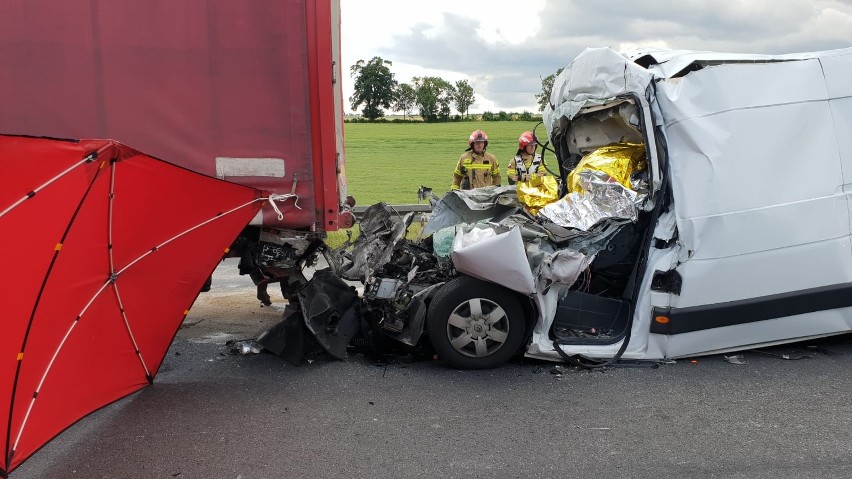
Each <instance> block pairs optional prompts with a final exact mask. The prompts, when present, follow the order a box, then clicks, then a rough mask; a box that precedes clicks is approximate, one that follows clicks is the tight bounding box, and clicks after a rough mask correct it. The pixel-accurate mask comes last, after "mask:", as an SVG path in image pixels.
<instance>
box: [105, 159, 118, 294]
mask: <svg viewBox="0 0 852 479" xmlns="http://www.w3.org/2000/svg"><path fill="white" fill-rule="evenodd" d="M114 200H115V165H113V167H112V168H110V176H109V211H108V213H107V251H108V253H109V273H110V275H112V274H114V273H115V263H114V261H113V255H112V211H113V201H114ZM116 294H117V292H116Z"/></svg>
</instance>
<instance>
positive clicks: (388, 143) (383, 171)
mask: <svg viewBox="0 0 852 479" xmlns="http://www.w3.org/2000/svg"><path fill="white" fill-rule="evenodd" d="M536 123H537V122H523V121H497V122H492V121H489V122H459V123H346V124H345V125H344V131H345V141H346V177H347V182H348V188H349V194H350V195H352V196H354V197H355V200H356V201H357V204H358V205H360V206H369V205H372V204H375V203H378V202H380V201H384V202H386V203H390V204H394V205H395V204H410V203H417V189H418V188H420V186H428V187H430V188H432V189H433V190H434V192H435V194H437V195H438V196H441V195H443V194H444V193H446V192H447V190H449V189H450V184H451V183H452V179H453V176H452V175H453V170H454V169H455V165H456V162H457V161H458V159H459V156H461V154H462V153H463V152H464V150H465V149H466V148H467V146H468V145H467V139H468V136H470V132H472V131H473V130H476V129H481V130H483V131H485V133H486V134H487V135H488V151H489V152H490V153H491V154H493V155H494V156H496V157H497V160H498V161H499V164H500V174H501V179H502V181H503V184H508V182H507V180H506V166H507V165H508V164H509V160H511V159H512V157H514V156H515V153H516V152H517V150H518V137H519V136H520V135H521V133H523V132H524V131H525V130H532V129H533V127H535V125H536ZM538 134H539V136H545V132H544V127H543V126H539V129H538Z"/></svg>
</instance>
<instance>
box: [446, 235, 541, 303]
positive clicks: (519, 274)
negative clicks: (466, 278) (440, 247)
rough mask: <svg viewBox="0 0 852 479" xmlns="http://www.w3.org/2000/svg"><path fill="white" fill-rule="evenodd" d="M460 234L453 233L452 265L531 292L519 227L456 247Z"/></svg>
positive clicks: (472, 273) (533, 280) (463, 270)
mask: <svg viewBox="0 0 852 479" xmlns="http://www.w3.org/2000/svg"><path fill="white" fill-rule="evenodd" d="M464 234H465V233H464V232H463V231H460V232H459V233H458V234H457V236H456V243H454V246H453V264H454V265H455V267H456V269H457V270H458V271H460V272H462V273H465V274H468V275H470V276H473V277H474V278H479V279H482V280H485V281H490V282H492V283H495V284H499V285H502V286H505V287H507V288H509V289H511V290H514V291H518V292H520V293H524V294H531V293H533V292H535V278H533V275H532V271H531V270H530V265H529V263H528V262H527V255H526V252H525V249H524V243H523V240H521V232H520V229H519V228H513V229H512V230H511V231H509V232H507V233H501V234H498V235H496V236H491V237H488V238H486V239H483V240H481V241H478V242H475V243H473V244H469V245H467V246H464V247H458V248H457V247H456V245H459V246H461V245H462V241H461V238H463V236H464Z"/></svg>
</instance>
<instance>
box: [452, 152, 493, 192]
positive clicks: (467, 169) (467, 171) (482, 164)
mask: <svg viewBox="0 0 852 479" xmlns="http://www.w3.org/2000/svg"><path fill="white" fill-rule="evenodd" d="M492 185H495V186H499V185H500V165H499V164H498V163H497V157H495V156H494V155H492V154H491V153H488V152H485V151H483V152H482V153H479V154H477V153H474V152H473V151H466V152H465V153H464V154H463V155H462V156H461V158H459V162H458V163H457V164H456V170H455V171H454V172H453V184H452V186H451V188H452V189H454V190H457V189H459V188H461V189H463V190H469V189H471V188H482V187H483V186H492Z"/></svg>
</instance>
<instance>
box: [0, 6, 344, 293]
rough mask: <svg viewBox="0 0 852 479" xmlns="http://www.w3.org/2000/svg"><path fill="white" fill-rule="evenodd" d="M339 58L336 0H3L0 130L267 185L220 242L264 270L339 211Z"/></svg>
mask: <svg viewBox="0 0 852 479" xmlns="http://www.w3.org/2000/svg"><path fill="white" fill-rule="evenodd" d="M339 59H340V7H339V2H338V0H310V1H309V0H232V1H227V2H217V1H208V0H187V1H181V2H173V1H167V0H146V1H144V2H126V1H117V2H115V1H105V0H103V1H99V0H92V1H88V2H64V1H58V0H56V1H49V0H37V1H31V0H9V1H4V2H2V3H0V133H4V134H17V135H28V136H46V137H56V138H74V139H79V138H110V139H114V140H118V141H121V142H122V143H124V144H127V145H130V146H132V147H133V148H136V149H138V150H140V151H143V152H145V153H147V154H149V155H152V156H155V157H158V158H160V159H163V160H166V161H168V162H171V163H174V164H177V165H180V166H183V167H185V168H188V169H190V170H194V171H197V172H199V173H203V174H206V175H210V176H215V177H218V178H222V179H225V180H228V181H232V182H236V183H239V184H243V185H248V186H252V187H255V188H258V189H261V190H264V191H266V192H268V193H270V194H272V195H279V196H277V198H278V201H276V202H275V203H276V206H277V207H278V210H280V213H281V214H280V215H279V214H278V211H276V210H275V209H274V208H273V207H272V205H269V204H267V205H266V206H264V208H263V210H262V211H261V214H259V215H258V216H257V217H255V218H254V219H253V220H252V222H251V224H250V226H249V227H247V228H246V229H245V230H244V231H243V233H242V234H241V236H240V237H239V238H238V241H237V242H236V243H235V248H234V253H233V254H239V255H241V257H242V261H241V265H240V267H241V270H242V272H243V273H250V274H252V277H253V279H255V282H261V283H265V282H267V281H270V282H271V281H276V280H280V279H282V278H284V277H286V276H288V275H289V274H290V273H291V272H293V271H295V270H298V269H299V267H300V266H301V265H302V263H303V262H304V261H305V260H306V259H307V258H309V257H310V256H312V255H314V254H315V253H316V250H317V248H320V247H322V246H321V245H322V244H323V243H322V242H321V238H322V237H323V236H324V235H325V232H327V231H334V230H337V229H338V228H341V227H348V226H350V225H351V223H352V219H353V217H352V215H351V212H350V211H349V206H348V204H347V193H346V180H345V178H346V177H345V161H344V154H343V119H342V111H343V110H342V108H343V106H342V105H343V104H342V93H341V88H340V75H341V72H340V60H339ZM150 194H151V195H156V194H157V185H155V184H152V185H150ZM273 198H275V196H273ZM203 200H204V198H199V201H203ZM139 201H145V198H140V199H139Z"/></svg>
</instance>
